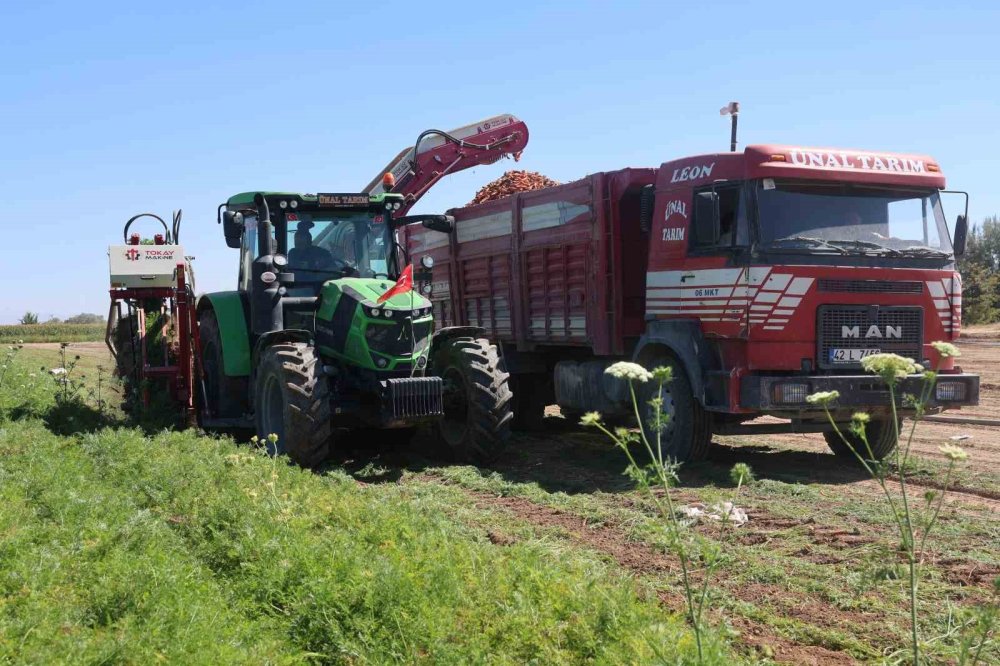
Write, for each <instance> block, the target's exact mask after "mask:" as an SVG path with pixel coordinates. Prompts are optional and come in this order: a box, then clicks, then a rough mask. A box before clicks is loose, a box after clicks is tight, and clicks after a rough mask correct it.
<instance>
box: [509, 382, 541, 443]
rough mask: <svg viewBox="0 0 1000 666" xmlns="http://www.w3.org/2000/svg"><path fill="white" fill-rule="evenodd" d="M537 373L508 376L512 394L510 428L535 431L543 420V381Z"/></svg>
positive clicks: (539, 428)
mask: <svg viewBox="0 0 1000 666" xmlns="http://www.w3.org/2000/svg"><path fill="white" fill-rule="evenodd" d="M546 380H547V377H546V376H545V375H538V374H525V375H513V376H512V377H511V378H510V387H511V391H512V392H513V394H514V397H513V405H514V419H513V421H511V428H513V429H514V430H519V431H521V432H537V431H538V430H541V429H542V425H543V424H544V422H545V407H546V405H545V402H546V400H545V393H546V391H545V389H546V386H545V382H546Z"/></svg>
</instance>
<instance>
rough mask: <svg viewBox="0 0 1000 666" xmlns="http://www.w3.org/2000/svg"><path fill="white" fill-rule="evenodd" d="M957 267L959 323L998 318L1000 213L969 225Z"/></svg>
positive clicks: (981, 321) (999, 301) (999, 299)
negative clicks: (959, 302)
mask: <svg viewBox="0 0 1000 666" xmlns="http://www.w3.org/2000/svg"><path fill="white" fill-rule="evenodd" d="M958 270H959V272H960V273H961V274H962V323H964V324H992V323H994V322H997V321H1000V215H991V216H989V217H987V218H986V219H984V220H983V222H982V224H977V225H973V226H972V228H971V229H969V237H968V240H967V242H966V246H965V254H964V255H963V256H962V257H961V258H960V259H959V260H958Z"/></svg>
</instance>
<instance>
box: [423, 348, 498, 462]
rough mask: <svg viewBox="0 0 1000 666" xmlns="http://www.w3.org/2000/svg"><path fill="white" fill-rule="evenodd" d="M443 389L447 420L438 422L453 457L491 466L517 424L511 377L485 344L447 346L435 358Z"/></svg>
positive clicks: (433, 368)
mask: <svg viewBox="0 0 1000 666" xmlns="http://www.w3.org/2000/svg"><path fill="white" fill-rule="evenodd" d="M431 372H432V373H433V374H434V375H436V376H438V377H441V379H442V383H443V384H444V417H443V418H442V419H441V420H440V421H439V422H438V431H439V433H440V436H441V439H442V440H444V443H445V444H446V445H447V446H448V449H449V451H450V453H451V454H452V455H453V456H454V457H455V458H457V459H459V460H462V461H465V462H473V463H479V464H482V463H488V462H490V461H491V460H493V459H494V458H496V456H498V455H499V454H500V452H501V451H502V450H503V449H504V447H505V446H506V444H507V440H508V439H509V437H510V425H511V421H512V420H513V418H514V414H513V413H512V411H511V401H512V399H513V396H512V395H511V392H510V387H509V386H508V379H509V377H510V376H509V375H508V374H507V371H506V369H505V368H504V365H503V361H502V360H501V359H500V355H499V353H498V352H497V348H496V345H491V344H490V343H489V342H488V341H487V340H485V339H483V338H472V337H456V338H452V339H450V340H445V341H443V342H442V343H441V346H440V347H438V348H437V349H436V350H435V352H434V354H433V356H432V358H431Z"/></svg>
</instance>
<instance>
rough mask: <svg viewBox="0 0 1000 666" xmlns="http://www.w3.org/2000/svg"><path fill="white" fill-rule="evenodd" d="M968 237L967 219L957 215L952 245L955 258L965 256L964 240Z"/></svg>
mask: <svg viewBox="0 0 1000 666" xmlns="http://www.w3.org/2000/svg"><path fill="white" fill-rule="evenodd" d="M968 235H969V218H967V217H966V216H965V215H959V216H958V218H957V219H956V220H955V240H953V241H952V245H953V246H954V248H955V256H956V257H961V256H962V255H963V254H965V239H966V237H967V236H968Z"/></svg>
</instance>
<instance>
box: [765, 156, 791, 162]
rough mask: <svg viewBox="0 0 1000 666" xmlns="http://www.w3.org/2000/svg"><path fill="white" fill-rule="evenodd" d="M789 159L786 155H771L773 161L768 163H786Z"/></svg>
mask: <svg viewBox="0 0 1000 666" xmlns="http://www.w3.org/2000/svg"><path fill="white" fill-rule="evenodd" d="M785 161H787V158H786V157H785V156H784V155H780V154H779V155H771V159H769V160H768V162H785Z"/></svg>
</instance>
